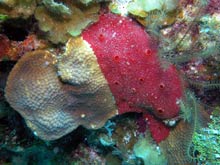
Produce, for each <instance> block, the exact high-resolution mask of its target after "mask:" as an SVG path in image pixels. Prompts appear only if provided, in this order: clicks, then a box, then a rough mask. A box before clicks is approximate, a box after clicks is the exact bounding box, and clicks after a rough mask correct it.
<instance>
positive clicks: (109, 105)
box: [6, 13, 183, 142]
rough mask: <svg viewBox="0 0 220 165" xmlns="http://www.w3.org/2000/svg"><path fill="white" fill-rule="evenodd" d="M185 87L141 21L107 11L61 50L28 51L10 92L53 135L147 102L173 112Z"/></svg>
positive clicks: (155, 110) (96, 124)
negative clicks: (164, 62) (55, 53)
mask: <svg viewBox="0 0 220 165" xmlns="http://www.w3.org/2000/svg"><path fill="white" fill-rule="evenodd" d="M182 90H183V87H182V82H181V79H180V77H179V75H178V72H177V70H176V68H175V67H174V66H173V65H170V66H167V68H163V67H161V62H160V61H159V58H158V57H157V46H156V44H155V43H154V41H153V40H152V39H151V38H150V36H149V35H148V34H147V33H146V32H145V30H144V28H142V27H141V26H140V25H139V24H137V23H136V22H134V21H133V20H132V19H130V18H127V17H122V16H118V15H115V14H110V13H104V14H102V15H101V16H100V18H99V22H97V23H94V24H93V25H91V26H90V27H89V28H87V29H86V30H84V32H83V33H82V36H81V37H78V38H71V39H70V40H69V41H68V42H67V44H66V51H65V53H63V54H61V55H60V56H53V55H52V54H51V53H49V52H44V51H35V52H32V53H28V54H26V55H24V57H22V58H21V60H20V61H18V63H17V64H16V66H15V67H14V69H13V70H12V72H11V74H10V76H9V79H8V83H7V88H6V98H7V100H8V102H9V103H10V104H11V105H12V107H13V108H14V109H15V110H17V111H18V112H19V113H20V114H21V115H22V116H23V117H24V118H25V120H26V122H27V125H28V126H29V127H30V128H31V129H32V130H33V131H34V132H35V133H36V134H37V135H38V136H39V137H41V138H42V139H45V140H53V139H58V138H60V137H61V136H63V135H65V134H67V133H69V132H71V131H72V130H74V129H75V128H77V127H78V126H79V125H83V126H84V127H86V128H92V129H96V128H100V127H102V126H103V125H104V123H105V122H106V121H107V120H108V119H109V118H111V117H113V116H115V115H117V114H123V113H126V112H147V111H149V110H148V108H149V107H151V109H152V114H154V115H155V116H156V117H157V118H159V119H170V118H173V117H176V116H177V115H178V114H179V105H178V100H180V99H181V97H182V93H183V92H182ZM166 135H167V136H168V133H167V134H166ZM161 140H163V139H161ZM158 142H159V140H158Z"/></svg>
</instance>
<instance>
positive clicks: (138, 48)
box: [82, 13, 183, 119]
mask: <svg viewBox="0 0 220 165" xmlns="http://www.w3.org/2000/svg"><path fill="white" fill-rule="evenodd" d="M82 36H83V39H84V40H86V41H87V42H88V43H90V44H91V47H92V49H93V50H94V52H95V55H96V57H97V60H98V63H99V65H100V67H101V70H102V72H103V74H104V76H105V78H106V79H107V81H108V83H109V86H110V89H111V92H112V93H113V96H114V97H115V100H116V103H117V106H118V110H119V114H122V113H125V112H134V111H135V112H142V111H143V108H144V107H149V106H150V107H152V108H153V113H154V114H155V115H156V116H157V117H159V118H161V119H166V118H172V117H175V116H176V115H178V113H179V106H178V105H177V104H176V102H177V101H178V100H179V99H180V98H181V96H182V94H183V91H182V90H183V89H182V83H181V79H180V77H179V75H178V72H177V70H176V69H175V67H174V66H172V65H171V66H169V67H168V68H167V69H163V68H162V67H161V63H160V61H159V59H158V56H157V47H156V46H155V43H154V42H153V40H152V39H151V38H150V36H149V35H148V34H147V33H146V32H145V30H144V28H143V27H141V26H140V25H139V24H138V23H136V22H134V21H133V20H132V19H130V18H127V17H122V16H119V15H115V14H110V13H107V14H102V15H101V16H100V18H99V21H98V22H97V23H95V24H93V25H91V26H90V27H89V28H87V29H86V30H85V31H84V32H83V33H82Z"/></svg>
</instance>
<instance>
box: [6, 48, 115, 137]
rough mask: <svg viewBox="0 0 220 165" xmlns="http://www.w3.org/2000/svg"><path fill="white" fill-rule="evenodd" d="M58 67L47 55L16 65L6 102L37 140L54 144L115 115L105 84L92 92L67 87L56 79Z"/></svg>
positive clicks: (34, 54) (39, 53) (37, 54)
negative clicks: (72, 132)
mask: <svg viewBox="0 0 220 165" xmlns="http://www.w3.org/2000/svg"><path fill="white" fill-rule="evenodd" d="M76 46H77V45H76ZM70 52H71V50H70ZM70 55H71V56H73V54H70ZM78 55H79V54H78ZM87 55H88V54H87ZM94 57H95V56H94ZM73 58H74V57H73ZM91 59H92V57H90V60H91ZM82 60H83V59H82ZM55 63H56V58H55V57H54V56H53V55H52V54H51V53H49V52H47V51H34V52H31V53H27V54H25V55H24V56H23V57H22V58H21V59H20V60H19V61H18V63H17V64H16V65H15V67H14V68H13V70H12V71H11V73H10V75H9V78H8V81H7V86H6V98H7V101H8V102H9V103H10V105H11V106H12V107H13V108H14V109H15V110H16V111H18V112H19V113H20V114H21V115H22V116H23V117H24V119H25V121H26V123H27V125H28V127H29V128H30V129H31V130H32V131H33V132H34V133H35V134H36V135H37V136H39V137H40V138H42V139H44V140H54V139H58V138H60V137H62V136H64V135H66V134H67V133H69V132H71V131H72V130H74V129H76V128H77V127H78V126H79V125H83V126H85V127H86V128H93V129H94V128H100V127H102V126H103V125H104V124H105V122H106V120H107V119H109V118H111V117H112V116H114V115H116V113H117V112H116V108H115V106H114V105H115V104H114V100H113V98H112V95H111V92H110V90H109V88H108V86H107V85H105V84H104V83H103V84H102V85H101V86H100V87H96V91H95V92H94V91H93V92H92V91H91V90H90V89H89V88H87V89H85V88H84V86H83V84H78V85H77V86H70V85H68V84H64V83H62V82H61V81H60V79H59V78H58V76H57V70H56V67H55ZM76 63H77V62H76ZM76 66H77V65H76ZM80 74H83V73H80ZM97 78H99V77H97ZM99 79H100V78H99ZM106 84H107V83H106ZM97 85H99V84H97Z"/></svg>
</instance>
